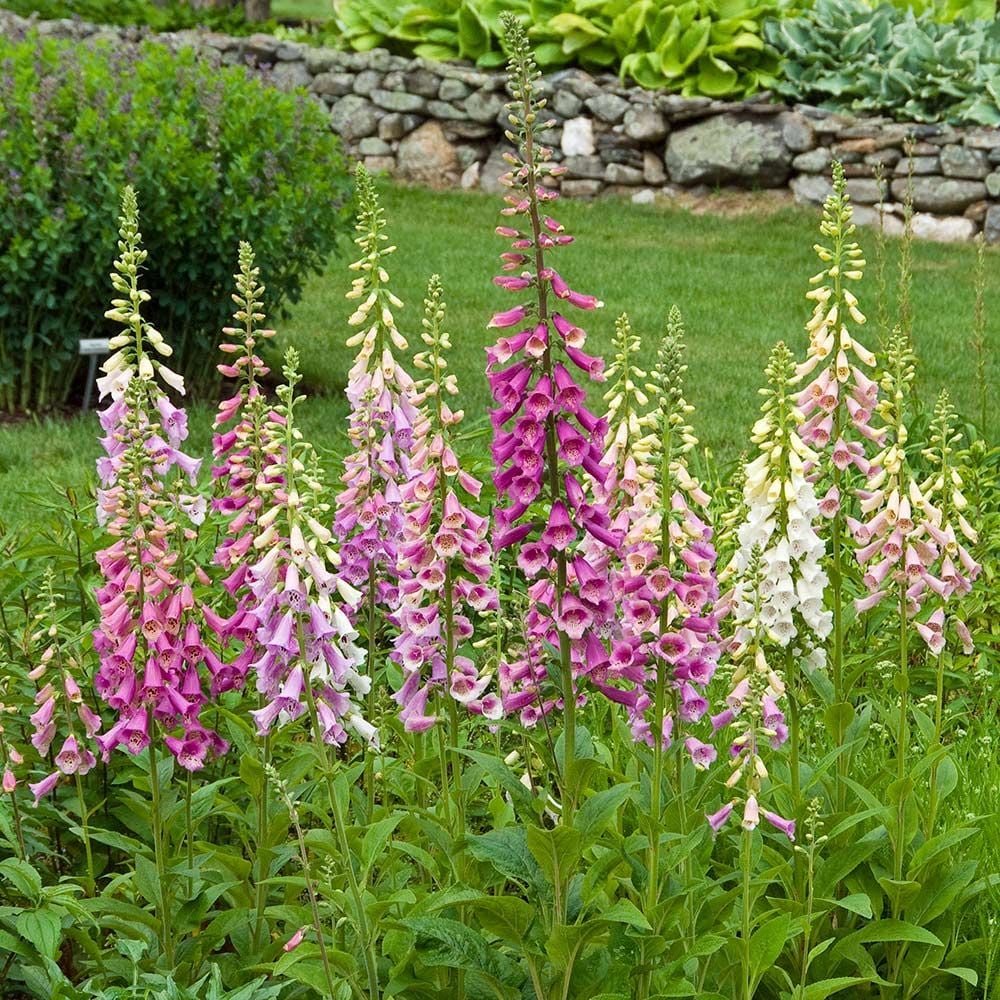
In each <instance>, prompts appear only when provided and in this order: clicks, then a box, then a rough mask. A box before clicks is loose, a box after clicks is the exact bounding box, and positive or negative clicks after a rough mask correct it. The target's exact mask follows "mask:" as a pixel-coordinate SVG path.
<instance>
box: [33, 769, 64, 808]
mask: <svg viewBox="0 0 1000 1000" xmlns="http://www.w3.org/2000/svg"><path fill="white" fill-rule="evenodd" d="M61 777H62V774H61V773H60V772H59V771H53V772H52V774H50V775H49V776H48V777H47V778H42V780H41V781H36V782H29V783H28V789H29V791H30V792H31V794H32V795H34V797H35V805H36V806H37V805H38V803H39V802H40V801H41V800H42V799H43V798H45V796H46V795H48V794H49V793H50V792H51V791H52V790H53V789H54V788H55V787H56V785H58V784H59V779H60V778H61Z"/></svg>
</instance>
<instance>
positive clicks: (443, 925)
mask: <svg viewBox="0 0 1000 1000" xmlns="http://www.w3.org/2000/svg"><path fill="white" fill-rule="evenodd" d="M401 923H402V924H403V926H404V927H406V928H407V929H408V930H410V931H411V932H412V933H413V935H414V937H415V938H416V944H415V947H416V951H417V954H418V955H419V957H420V961H421V962H422V963H423V964H424V965H431V966H444V967H446V968H449V969H466V970H468V971H470V972H481V973H483V974H485V975H487V976H490V977H491V978H493V979H495V980H496V981H497V982H499V983H504V984H505V985H508V986H518V985H519V984H520V983H521V981H522V980H523V978H524V977H523V975H522V973H521V970H520V969H519V967H518V966H517V965H516V963H514V962H512V961H511V960H510V959H509V958H507V956H506V955H505V954H504V953H503V952H502V951H499V950H497V949H496V948H493V947H491V946H490V945H489V944H488V943H487V942H486V940H485V939H484V938H483V937H481V936H480V935H479V934H478V933H477V932H476V931H474V930H472V929H471V928H470V927H466V926H465V924H463V923H460V922H459V921H457V920H448V919H446V918H444V917H414V918H411V919H407V920H403V921H401Z"/></svg>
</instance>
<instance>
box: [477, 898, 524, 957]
mask: <svg viewBox="0 0 1000 1000" xmlns="http://www.w3.org/2000/svg"><path fill="white" fill-rule="evenodd" d="M471 909H472V910H473V911H474V912H475V913H476V915H477V919H478V921H479V923H480V924H482V926H483V927H484V928H485V929H486V930H487V931H489V932H490V933H491V934H496V936H497V937H499V938H503V940H504V941H506V942H508V943H509V944H512V945H515V946H518V947H520V946H522V945H523V944H524V941H525V939H526V938H527V935H528V930H529V928H530V927H531V924H532V922H533V921H534V919H535V912H536V911H535V907H533V906H532V905H531V904H530V903H527V902H525V900H523V899H518V898H517V897H516V896H487V897H486V898H484V899H477V900H475V901H474V902H473V903H472V904H471Z"/></svg>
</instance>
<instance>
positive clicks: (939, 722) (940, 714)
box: [927, 653, 944, 840]
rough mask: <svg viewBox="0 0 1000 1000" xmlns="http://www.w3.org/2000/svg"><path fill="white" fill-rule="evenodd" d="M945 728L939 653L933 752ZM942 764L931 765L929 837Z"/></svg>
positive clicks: (929, 835)
mask: <svg viewBox="0 0 1000 1000" xmlns="http://www.w3.org/2000/svg"><path fill="white" fill-rule="evenodd" d="M943 729H944V657H943V656H941V654H940V653H938V657H937V701H936V703H935V706H934V746H933V748H932V750H931V752H932V753H935V754H936V753H939V751H940V750H941V737H942V735H943ZM940 766H941V758H940V756H938V758H937V759H936V760H935V761H934V763H933V764H932V765H931V775H930V799H929V801H928V805H927V839H928V840H930V838H931V837H933V836H934V821H935V820H936V819H937V810H938V805H939V803H938V780H937V779H938V769H939V767H940Z"/></svg>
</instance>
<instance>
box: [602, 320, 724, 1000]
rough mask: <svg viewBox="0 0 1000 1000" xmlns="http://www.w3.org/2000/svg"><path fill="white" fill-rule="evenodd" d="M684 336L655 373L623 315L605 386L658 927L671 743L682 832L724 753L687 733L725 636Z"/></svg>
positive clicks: (624, 650)
mask: <svg viewBox="0 0 1000 1000" xmlns="http://www.w3.org/2000/svg"><path fill="white" fill-rule="evenodd" d="M683 334H684V329H683V322H682V319H681V315H680V312H679V310H677V308H676V307H673V308H672V309H671V311H670V316H669V319H668V322H667V328H666V332H665V334H664V336H663V338H662V339H661V342H660V344H659V347H658V350H657V358H656V363H655V366H654V368H653V370H652V371H651V372H650V373H649V374H648V375H647V373H646V372H644V371H642V370H641V369H639V368H637V367H636V366H635V363H634V358H635V356H636V353H637V351H638V349H639V338H638V337H636V336H635V335H634V334H633V332H632V329H631V326H630V324H629V322H628V318H627V317H625V316H623V317H621V318H620V319H619V321H618V324H617V330H616V335H615V347H616V357H615V360H614V362H613V363H612V365H610V366H609V368H608V376H609V381H610V383H611V385H610V388H609V390H608V392H607V393H606V394H605V401H606V402H607V404H608V419H609V423H610V426H609V429H608V438H607V441H608V457H609V460H610V461H611V462H612V463H613V470H614V471H613V474H612V476H611V477H610V478H609V480H608V483H607V492H608V495H609V503H610V505H611V508H612V511H613V516H614V520H613V526H614V528H615V530H616V531H619V532H620V533H621V534H622V536H623V542H622V545H621V551H620V558H619V559H618V560H617V563H618V565H619V566H620V570H619V571H618V572H617V574H616V577H615V595H614V596H615V601H616V603H617V604H618V605H619V606H620V608H621V613H620V627H619V629H617V630H616V631H615V632H614V633H613V642H612V656H613V657H614V658H615V660H616V661H617V662H619V663H621V664H622V665H623V666H624V665H628V666H629V667H630V668H631V669H634V670H636V671H637V672H638V680H637V684H636V692H637V694H636V697H635V700H634V702H633V704H631V705H630V706H629V714H630V719H631V726H632V735H633V738H634V739H635V740H636V741H637V742H640V743H645V744H648V745H649V746H650V747H651V749H652V768H651V773H650V814H649V831H648V832H649V849H648V853H647V859H646V860H647V886H646V899H645V903H646V912H647V918H648V919H650V920H651V922H653V924H654V927H655V926H656V920H657V908H658V906H659V903H660V891H661V878H660V876H661V873H660V854H661V846H662V845H661V841H662V839H663V830H662V812H663V794H664V783H665V763H666V754H667V751H668V749H669V748H670V747H671V745H672V744H676V747H677V749H676V751H675V752H674V754H673V762H674V771H673V784H674V793H675V799H674V801H675V802H676V804H677V808H678V812H679V816H680V826H681V829H682V831H683V830H685V829H686V825H687V819H686V805H685V796H684V789H683V777H684V760H685V757H689V758H690V760H691V762H692V763H693V765H694V767H695V769H696V770H704V769H705V768H707V767H708V766H709V765H710V764H711V763H712V762H713V761H714V760H715V748H714V747H713V746H712V745H711V744H710V743H707V742H703V741H702V740H701V739H699V738H698V737H697V736H696V735H695V734H694V733H693V732H690V731H688V735H687V736H686V738H685V735H684V732H685V727H687V726H692V725H693V724H695V723H697V722H698V721H699V720H700V719H701V718H702V716H704V715H705V714H706V713H707V711H708V700H707V698H706V689H707V686H708V684H709V682H710V681H711V679H712V677H713V676H714V674H715V670H716V666H717V662H718V657H719V652H720V644H719V632H718V624H717V619H716V616H715V606H716V602H717V600H718V597H719V588H718V582H717V580H716V576H715V561H716V553H715V548H714V546H713V544H712V537H713V535H712V529H711V526H710V525H709V524H708V523H707V522H706V521H705V520H703V516H702V515H703V514H704V511H705V508H706V507H707V504H708V502H709V496H708V494H707V493H706V492H705V491H704V489H703V488H702V487H701V484H700V483H699V482H698V481H697V479H696V478H695V477H694V476H693V475H692V473H691V471H690V469H689V468H688V455H689V454H690V452H691V450H692V449H693V448H694V447H695V446H696V445H697V443H698V442H697V438H696V437H695V436H694V432H693V430H692V428H691V426H690V423H689V418H690V414H691V412H692V409H693V408H692V407H691V406H689V405H688V403H687V402H686V400H685V398H684V392H683V376H684V372H685V371H686V370H687V368H686V365H684V363H683V347H684V345H683ZM647 379H648V381H645V382H643V381H641V380H647ZM650 398H652V399H653V400H654V401H655V402H654V404H653V405H652V406H651V407H650V406H649V405H648V404H649V399H650ZM682 750H683V752H682ZM651 975H652V973H651V972H646V973H645V974H644V975H643V977H642V978H641V980H640V985H639V991H640V995H641V996H645V995H647V994H648V992H649V989H650V985H651Z"/></svg>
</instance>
